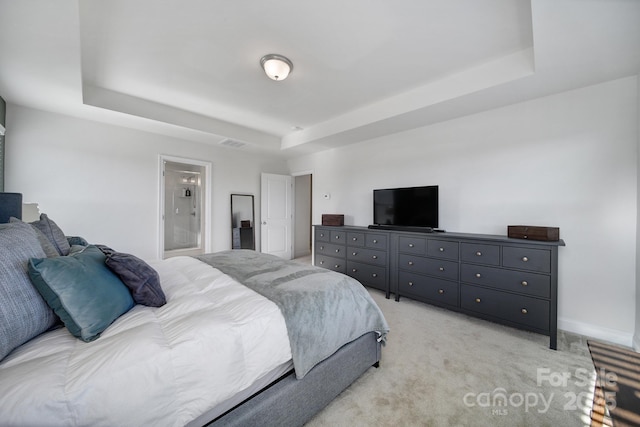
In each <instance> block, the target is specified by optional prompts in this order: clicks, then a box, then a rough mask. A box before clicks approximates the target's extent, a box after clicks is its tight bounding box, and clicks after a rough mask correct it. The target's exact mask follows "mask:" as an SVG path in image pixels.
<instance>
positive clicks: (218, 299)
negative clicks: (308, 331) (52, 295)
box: [0, 257, 291, 426]
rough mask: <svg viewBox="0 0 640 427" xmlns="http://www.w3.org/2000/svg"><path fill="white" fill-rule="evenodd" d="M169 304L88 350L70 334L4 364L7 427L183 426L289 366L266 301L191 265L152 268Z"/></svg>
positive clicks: (280, 329)
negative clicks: (156, 272)
mask: <svg viewBox="0 0 640 427" xmlns="http://www.w3.org/2000/svg"><path fill="white" fill-rule="evenodd" d="M150 264H151V265H152V266H153V267H154V268H155V269H156V270H157V271H158V273H159V275H160V277H161V283H162V287H163V290H164V292H165V294H166V296H167V300H168V303H167V304H166V305H165V306H163V307H159V308H150V307H145V306H141V305H137V306H135V307H134V308H133V309H131V310H130V311H129V312H127V313H126V314H124V315H123V316H121V317H120V318H118V319H117V320H116V321H115V322H114V323H113V324H112V325H111V326H110V327H109V328H108V329H107V330H106V331H105V332H103V334H102V336H101V337H100V338H99V339H98V340H96V341H93V342H90V343H85V342H82V341H80V340H78V339H76V338H75V337H73V336H72V335H71V334H70V333H69V332H68V331H67V330H66V329H65V328H59V329H56V330H53V331H50V332H47V333H45V334H43V335H40V336H39V337H37V338H35V339H33V340H31V341H29V342H28V343H26V344H24V345H23V346H21V347H20V348H18V349H16V350H15V351H14V352H13V353H11V354H10V355H9V356H7V357H6V358H5V359H4V360H3V361H2V363H0V420H2V425H20V426H25V425H38V426H47V425H51V426H60V425H73V426H80V425H87V426H88V425H91V426H113V425H118V426H141V425H154V426H183V425H185V424H188V423H189V422H191V421H193V420H195V419H197V418H198V417H199V416H200V415H201V414H203V413H206V412H210V411H212V409H213V408H215V407H216V406H218V405H220V404H221V403H223V402H225V401H229V399H233V396H234V395H236V394H237V393H241V392H242V391H243V390H244V391H246V392H247V390H249V391H250V390H251V389H250V387H251V385H252V384H254V383H256V382H260V380H261V379H262V380H263V381H267V380H268V379H269V378H270V377H269V375H273V373H274V372H279V371H278V370H282V369H283V367H284V366H288V365H287V363H288V362H290V360H291V349H290V345H289V339H288V336H287V330H286V327H285V321H284V318H283V317H282V314H281V312H280V310H279V309H278V307H277V306H276V305H275V304H274V303H273V302H271V301H269V300H268V299H266V298H264V297H262V296H260V295H259V294H257V293H256V292H254V291H252V290H250V289H249V288H247V287H245V286H243V285H241V284H239V283H237V282H236V281H234V280H233V279H231V278H230V277H229V276H227V275H224V274H222V273H221V272H220V271H219V270H217V269H215V268H212V267H211V266H209V265H206V264H204V263H202V262H200V261H198V260H196V259H194V258H190V257H176V258H170V259H167V260H163V261H155V262H150Z"/></svg>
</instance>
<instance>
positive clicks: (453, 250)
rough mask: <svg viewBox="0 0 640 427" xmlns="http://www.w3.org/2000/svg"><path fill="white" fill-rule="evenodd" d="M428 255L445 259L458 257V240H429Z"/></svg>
mask: <svg viewBox="0 0 640 427" xmlns="http://www.w3.org/2000/svg"><path fill="white" fill-rule="evenodd" d="M427 255H429V256H432V257H438V258H444V259H455V260H457V259H458V242H448V241H446V240H434V239H429V240H427Z"/></svg>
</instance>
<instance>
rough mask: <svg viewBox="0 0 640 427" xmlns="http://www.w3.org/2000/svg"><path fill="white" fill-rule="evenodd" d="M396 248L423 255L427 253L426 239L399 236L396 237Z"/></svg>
mask: <svg viewBox="0 0 640 427" xmlns="http://www.w3.org/2000/svg"><path fill="white" fill-rule="evenodd" d="M398 250H399V251H400V252H405V253H408V254H418V255H425V254H426V253H427V239H425V238H419V237H406V236H401V237H400V238H398Z"/></svg>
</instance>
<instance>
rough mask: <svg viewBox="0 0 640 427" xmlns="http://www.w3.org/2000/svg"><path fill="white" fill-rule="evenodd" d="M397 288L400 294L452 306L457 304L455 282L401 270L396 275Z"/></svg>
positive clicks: (456, 285) (456, 286)
mask: <svg viewBox="0 0 640 427" xmlns="http://www.w3.org/2000/svg"><path fill="white" fill-rule="evenodd" d="M398 288H399V290H398V292H399V293H400V294H401V295H407V296H413V297H417V298H420V299H428V300H431V301H435V302H439V303H442V304H448V305H452V306H457V305H458V284H457V283H456V282H450V281H448V280H443V279H437V278H435V277H429V276H422V275H420V274H415V273H410V272H407V271H401V272H400V273H399V276H398Z"/></svg>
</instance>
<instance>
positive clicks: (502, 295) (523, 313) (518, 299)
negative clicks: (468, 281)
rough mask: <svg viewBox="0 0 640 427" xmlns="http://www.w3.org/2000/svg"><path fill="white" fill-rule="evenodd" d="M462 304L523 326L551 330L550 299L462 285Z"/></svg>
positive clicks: (470, 308)
mask: <svg viewBox="0 0 640 427" xmlns="http://www.w3.org/2000/svg"><path fill="white" fill-rule="evenodd" d="M460 306H461V307H462V308H463V309H466V310H470V311H474V312H476V313H481V314H485V315H488V316H492V317H497V318H499V319H503V320H507V321H509V322H514V323H518V324H520V325H523V326H528V327H531V328H536V329H540V330H543V331H548V330H549V301H546V300H541V299H538V298H532V297H527V296H523V295H515V294H510V293H507V292H501V291H494V290H491V289H486V288H481V287H479V286H473V285H460Z"/></svg>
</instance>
